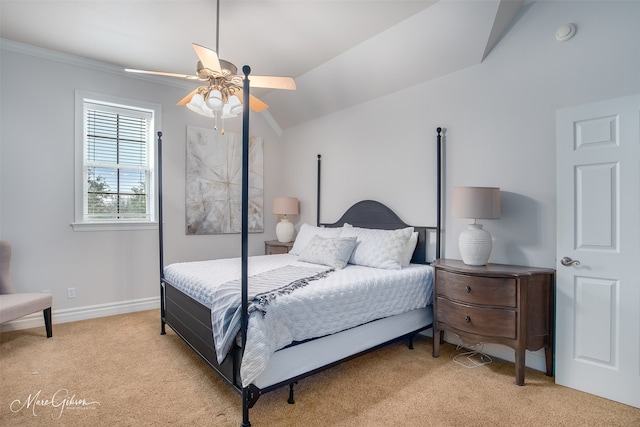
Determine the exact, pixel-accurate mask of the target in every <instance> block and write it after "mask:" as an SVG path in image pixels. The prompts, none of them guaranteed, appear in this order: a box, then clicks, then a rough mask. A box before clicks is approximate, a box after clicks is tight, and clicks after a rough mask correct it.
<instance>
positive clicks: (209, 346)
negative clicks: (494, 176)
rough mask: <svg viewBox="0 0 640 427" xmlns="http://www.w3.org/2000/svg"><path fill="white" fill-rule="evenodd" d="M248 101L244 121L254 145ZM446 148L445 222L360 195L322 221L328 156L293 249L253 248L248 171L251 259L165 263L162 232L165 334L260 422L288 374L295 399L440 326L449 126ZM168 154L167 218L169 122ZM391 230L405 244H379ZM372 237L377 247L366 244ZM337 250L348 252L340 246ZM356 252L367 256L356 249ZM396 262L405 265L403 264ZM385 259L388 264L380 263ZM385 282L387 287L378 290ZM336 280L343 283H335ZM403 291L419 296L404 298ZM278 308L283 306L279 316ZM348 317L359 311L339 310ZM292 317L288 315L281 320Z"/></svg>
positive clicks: (390, 236)
mask: <svg viewBox="0 0 640 427" xmlns="http://www.w3.org/2000/svg"><path fill="white" fill-rule="evenodd" d="M245 76H246V77H247V76H248V72H247V71H245ZM246 82H247V78H245V88H244V95H245V97H246V98H248V93H249V87H248V84H246ZM246 98H245V105H248V99H246ZM247 110H248V109H245V113H244V122H243V146H244V147H245V148H247V147H248V141H247V140H248V136H247V135H248V111H247ZM436 151H437V167H436V169H437V170H436V178H437V179H436V181H437V184H436V185H437V200H436V202H435V208H436V210H437V224H436V225H435V226H433V227H424V226H420V227H415V226H414V227H412V226H409V225H408V224H406V223H404V222H403V221H402V220H401V219H400V217H399V216H398V215H396V214H395V213H394V212H393V211H392V210H391V209H390V208H388V207H387V206H385V205H383V204H381V203H379V202H376V201H373V200H364V201H360V202H358V203H356V204H354V205H353V206H351V207H350V208H349V209H347V210H346V211H345V213H344V215H343V216H342V217H341V218H340V219H339V220H338V221H336V222H333V223H322V222H321V221H320V218H319V214H320V201H321V200H320V169H321V156H318V191H317V209H318V211H317V212H318V218H317V223H316V225H309V224H303V226H302V227H301V229H300V231H299V234H298V236H297V237H296V241H295V243H294V247H293V249H292V251H291V252H292V253H290V254H279V255H264V256H256V257H251V258H249V257H248V255H247V244H246V242H247V231H246V230H247V227H246V198H247V195H246V182H247V181H246V176H245V177H244V179H243V183H244V185H243V187H244V188H243V231H242V256H241V257H240V258H237V259H227V260H212V261H202V262H196V263H175V264H172V265H169V266H165V265H164V259H163V258H164V256H163V254H164V242H163V231H162V227H160V228H159V240H160V292H161V333H162V334H164V333H165V332H166V326H169V327H170V328H171V329H172V330H173V331H174V332H175V333H176V334H177V335H179V336H180V337H181V338H182V339H183V340H184V341H185V342H186V343H187V344H188V345H189V346H190V347H191V348H193V350H195V351H196V352H197V353H198V354H199V355H200V356H201V357H202V358H203V359H204V360H205V361H206V362H207V363H208V364H209V365H210V366H211V367H212V368H213V369H214V370H215V371H217V372H218V373H219V374H220V375H221V377H222V378H223V379H224V380H226V381H227V382H228V383H229V384H230V385H231V386H232V387H233V388H234V389H235V390H237V391H238V392H240V393H241V394H242V402H243V421H242V425H243V426H249V425H250V422H249V409H250V408H251V407H253V405H254V404H255V403H256V401H257V400H258V398H259V397H260V395H262V394H264V393H267V392H269V391H271V390H274V389H276V388H279V387H282V386H287V385H288V386H289V390H290V392H289V403H293V402H294V399H293V386H294V384H295V383H296V382H297V381H299V380H301V379H303V378H305V377H307V376H309V375H312V374H314V373H316V372H319V371H321V370H324V369H327V368H329V367H331V366H334V365H336V364H338V363H341V362H342V361H345V360H347V359H349V358H352V357H356V356H358V355H360V354H363V353H365V352H368V351H372V350H374V349H376V348H379V347H381V346H384V345H387V344H389V343H391V342H396V341H398V340H403V339H406V340H408V342H409V347H410V348H412V338H413V337H414V336H415V334H417V333H419V332H420V331H423V330H425V329H428V328H430V327H431V326H432V322H433V310H432V305H431V298H432V294H433V293H432V291H431V286H432V277H433V272H432V268H431V266H430V265H429V264H430V262H431V261H432V260H434V259H436V258H438V257H439V252H440V211H441V204H440V199H441V195H440V194H441V193H440V186H441V178H440V176H441V171H440V163H441V154H440V153H441V129H440V128H438V130H437V144H436ZM247 152H248V150H246V149H245V150H243V165H244V166H245V167H244V171H247V170H248V168H247V167H246V166H247V164H248V155H247ZM158 161H159V166H158V174H159V183H160V184H159V216H160V218H159V219H160V224H162V133H161V132H159V133H158ZM303 236H304V238H303ZM371 238H373V240H372V239H371ZM405 238H406V240H405ZM305 239H306V241H305ZM376 239H378V240H376ZM380 239H381V240H380ZM380 241H382V242H387V243H389V242H391V243H389V245H386V244H383V245H382V246H383V247H385V248H386V247H391V246H393V245H395V246H393V247H394V248H395V249H394V250H392V251H391V252H390V253H385V251H382V252H383V254H382V255H380V254H379V252H380V251H378V249H376V243H372V242H380ZM301 242H302V243H301ZM393 242H395V243H393ZM336 245H337V246H336ZM367 245H368V246H367ZM297 246H298V247H297ZM350 246H351V251H350V252H348V248H349V247H350ZM363 247H364V248H368V250H367V251H360V252H358V250H360V249H362V248H363ZM309 248H312V249H311V250H310V249H309ZM336 248H338V249H336ZM344 248H346V249H344ZM356 248H358V249H356ZM329 249H331V250H329ZM338 252H339V253H340V254H341V255H340V256H335V254H336V253H338ZM347 252H348V256H347V258H346V259H345V256H346V255H345V254H346V253H347ZM357 253H360V255H359V257H357V258H354V256H356V254H357ZM372 253H374V254H373V255H372ZM363 254H364V255H363ZM390 254H391V255H390ZM372 257H373V259H374V261H373V264H376V263H378V264H379V263H380V262H382V263H383V264H380V265H373V266H371V265H364V264H371V262H372V261H370V260H371V259H372ZM385 257H386V258H385ZM327 259H328V261H327ZM363 260H364V264H363ZM394 262H395V263H400V264H402V265H400V266H399V267H400V268H398V266H396V265H395V264H394ZM381 265H382V266H384V267H385V268H379V267H380V266H381ZM303 273H304V274H303ZM280 275H285V276H286V277H287V278H290V280H287V281H286V282H285V283H283V286H273V282H274V281H275V280H276V277H277V280H281V279H280ZM263 282H264V285H263ZM378 282H380V283H381V285H378ZM389 283H393V285H391V286H389ZM260 286H265V287H264V288H263V287H260ZM340 286H342V287H340ZM376 287H377V288H378V289H379V290H378V291H376V292H378V293H374V292H373V291H371V292H369V291H368V290H369V289H370V288H376ZM254 288H255V289H254ZM390 288H391V289H392V291H390V290H389V289H390ZM221 289H224V290H221ZM233 289H235V291H233ZM283 289H284V290H283ZM330 289H334V290H336V289H339V290H337V291H335V292H334V293H333V294H332V293H331V292H330V291H329V290H330ZM380 289H381V290H380ZM364 290H367V291H366V292H365V291H364ZM336 292H337V293H336ZM385 292H386V293H385ZM389 292H391V293H389ZM365 294H366V296H365ZM392 294H393V295H392ZM318 295H320V296H318ZM345 295H347V296H345ZM348 295H351V297H348ZM399 295H404V297H402V298H398V296H399ZM314 298H315V299H314ZM401 299H404V300H407V301H408V303H407V301H404V302H403V303H400V302H398V301H397V300H401ZM340 300H342V301H343V302H348V303H347V305H346V306H344V307H346V308H339V309H338V310H337V311H334V312H330V311H328V310H329V309H331V308H332V307H334V308H336V307H340V306H339V305H338V303H337V302H338V301H340ZM381 301H382V302H383V303H382V304H381V303H380V302H381ZM296 304H297V305H296ZM219 306H224V307H225V310H224V314H222V315H220V314H216V313H215V312H216V311H217V310H212V307H216V308H217V307H219ZM380 306H385V307H380ZM363 307H364V308H363ZM390 307H391V308H390ZM277 313H279V314H278V315H282V316H284V317H283V318H282V317H278V318H275V316H276V314H277ZM346 314H348V316H347V315H346ZM340 317H348V320H344V319H340V320H337V318H340ZM267 318H268V319H274V318H275V319H276V320H265V319H267ZM307 318H312V321H310V324H311V325H312V326H309V325H306V326H304V327H301V326H300V325H301V324H303V323H304V322H306V321H307V320H308V319H307ZM220 319H224V320H220ZM230 319H231V321H230ZM256 319H257V320H256ZM282 319H285V320H282ZM334 320H335V321H334ZM285 322H288V323H287V326H285V327H281V325H280V324H281V323H285ZM221 325H223V326H221ZM230 325H234V326H230ZM314 325H315V326H314ZM278 328H280V329H278ZM214 336H215V337H216V338H214ZM274 341H277V342H274ZM263 347H267V348H266V350H265V348H263ZM256 353H260V354H258V355H257V356H256Z"/></svg>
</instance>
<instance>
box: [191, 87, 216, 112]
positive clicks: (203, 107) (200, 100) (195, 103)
mask: <svg viewBox="0 0 640 427" xmlns="http://www.w3.org/2000/svg"><path fill="white" fill-rule="evenodd" d="M187 108H188V109H189V110H191V111H193V112H194V113H198V114H200V115H202V116H206V117H214V116H215V114H214V113H213V110H212V109H211V108H209V107H208V106H207V104H206V103H205V101H204V96H202V94H200V93H195V94H194V95H193V96H192V97H191V101H189V102H188V103H187Z"/></svg>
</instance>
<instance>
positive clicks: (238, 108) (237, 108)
mask: <svg viewBox="0 0 640 427" xmlns="http://www.w3.org/2000/svg"><path fill="white" fill-rule="evenodd" d="M240 113H242V103H241V102H240V99H239V98H238V97H237V96H235V95H231V96H230V97H229V114H231V115H233V116H235V115H238V114H240Z"/></svg>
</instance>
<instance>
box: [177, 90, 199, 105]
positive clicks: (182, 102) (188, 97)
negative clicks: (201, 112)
mask: <svg viewBox="0 0 640 427" xmlns="http://www.w3.org/2000/svg"><path fill="white" fill-rule="evenodd" d="M196 92H198V88H196V89H194V90H192V91H191V92H189V94H188V95H187V96H185V97H184V98H182V99H181V100H180V101H178V103H177V104H176V105H187V104H188V103H189V102H190V101H191V98H193V95H195V94H196Z"/></svg>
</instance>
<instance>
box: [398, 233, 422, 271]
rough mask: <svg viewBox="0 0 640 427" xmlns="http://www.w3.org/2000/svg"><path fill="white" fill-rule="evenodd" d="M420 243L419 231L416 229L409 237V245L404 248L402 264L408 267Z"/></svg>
mask: <svg viewBox="0 0 640 427" xmlns="http://www.w3.org/2000/svg"><path fill="white" fill-rule="evenodd" d="M417 244H418V232H417V231H414V232H413V233H411V236H410V237H409V241H408V242H407V246H406V247H405V248H404V252H403V253H402V257H401V258H400V265H401V266H402V267H403V268H404V267H408V266H409V264H410V263H411V257H412V256H413V251H415V250H416V245H417Z"/></svg>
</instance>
